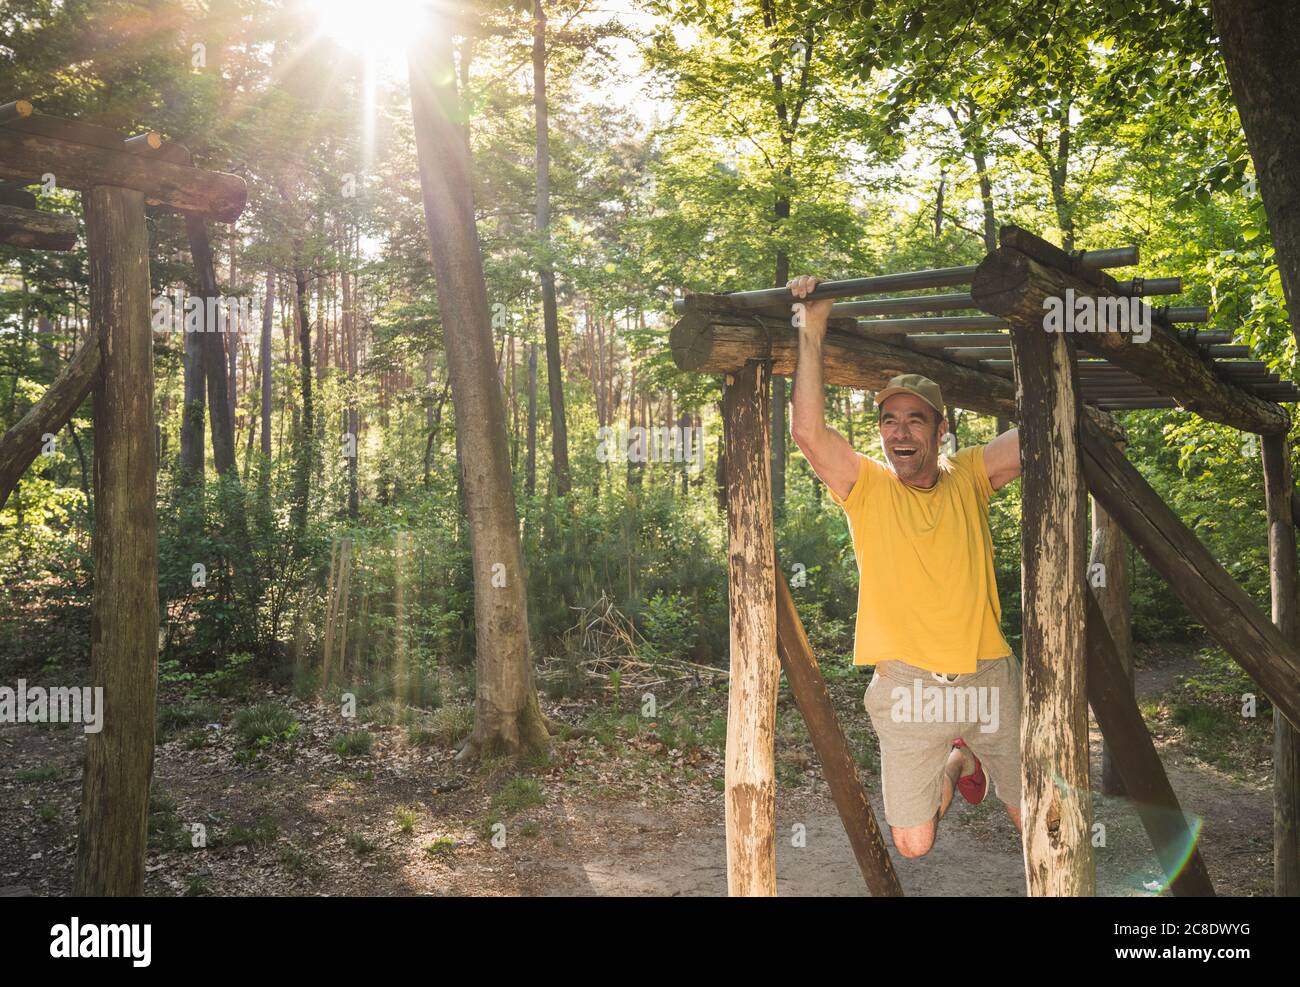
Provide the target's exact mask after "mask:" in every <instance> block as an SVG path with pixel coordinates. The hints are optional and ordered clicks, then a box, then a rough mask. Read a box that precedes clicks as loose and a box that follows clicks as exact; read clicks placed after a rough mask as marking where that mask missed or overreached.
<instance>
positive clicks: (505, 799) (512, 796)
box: [492, 778, 546, 815]
mask: <svg viewBox="0 0 1300 987" xmlns="http://www.w3.org/2000/svg"><path fill="white" fill-rule="evenodd" d="M545 801H546V798H545V796H543V795H542V786H541V785H539V784H538V783H537V780H536V779H534V778H511V779H510V780H509V781H508V782H506V783H505V785H503V786H502V787H501V790H500V791H499V792H497V793H496V795H495V796H493V798H492V808H493V809H494V810H496V811H497V812H499V813H501V814H502V815H514V813H516V812H518V811H519V810H520V809H526V808H528V807H529V806H533V805H541V804H542V803H544V802H545Z"/></svg>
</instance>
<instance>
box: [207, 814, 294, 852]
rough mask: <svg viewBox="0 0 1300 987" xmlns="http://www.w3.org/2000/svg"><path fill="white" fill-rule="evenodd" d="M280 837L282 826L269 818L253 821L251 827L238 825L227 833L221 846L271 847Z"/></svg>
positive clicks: (263, 817)
mask: <svg viewBox="0 0 1300 987" xmlns="http://www.w3.org/2000/svg"><path fill="white" fill-rule="evenodd" d="M279 835H280V825H279V823H277V822H276V821H275V820H274V819H272V818H270V817H269V816H262V817H260V818H258V819H255V820H253V822H251V823H250V824H249V825H247V826H243V825H239V824H236V825H234V826H231V827H230V829H228V830H227V831H226V835H225V837H224V838H222V839H221V840H220V843H219V845H220V846H253V847H258V846H269V845H270V844H272V843H274V842H275V840H276V837H278V836H279Z"/></svg>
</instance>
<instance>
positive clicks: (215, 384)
mask: <svg viewBox="0 0 1300 987" xmlns="http://www.w3.org/2000/svg"><path fill="white" fill-rule="evenodd" d="M185 232H186V233H187V234H188V236H189V241H190V256H191V257H192V258H193V260H194V273H195V276H196V278H197V280H198V285H199V294H200V295H201V296H202V299H203V316H204V317H203V323H202V325H203V329H204V331H203V332H202V333H196V335H199V336H202V338H203V342H202V346H203V369H204V373H205V374H206V376H207V382H208V420H209V421H210V422H211V427H212V460H213V462H214V463H215V465H216V467H217V472H218V473H219V474H220V475H222V476H225V475H226V474H228V473H230V472H231V471H233V470H234V469H235V433H234V428H233V426H232V423H231V420H230V400H229V394H228V391H227V385H226V348H225V345H224V344H223V342H222V335H223V334H222V333H220V332H217V331H215V330H217V329H219V328H220V326H213V325H210V324H209V323H210V322H211V321H212V320H211V319H210V318H208V313H209V306H208V299H209V298H214V299H220V298H221V288H220V287H219V286H218V285H217V271H216V267H215V265H214V264H213V260H212V243H211V241H210V240H209V239H208V227H207V222H206V221H205V220H204V219H203V217H202V216H195V215H192V214H187V215H186V217H185Z"/></svg>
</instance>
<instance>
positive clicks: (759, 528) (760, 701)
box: [722, 361, 781, 896]
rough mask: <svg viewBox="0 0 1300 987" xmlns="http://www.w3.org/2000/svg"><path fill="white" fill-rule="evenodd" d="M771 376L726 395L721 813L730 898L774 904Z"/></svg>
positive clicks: (747, 377) (740, 384)
mask: <svg viewBox="0 0 1300 987" xmlns="http://www.w3.org/2000/svg"><path fill="white" fill-rule="evenodd" d="M768 380H769V373H768V369H767V365H766V364H765V363H762V362H757V361H756V362H751V363H748V364H746V365H745V366H744V367H742V368H740V369H739V370H737V371H736V372H735V373H734V374H728V375H727V379H726V382H725V383H724V385H723V388H722V419H723V441H724V443H725V449H726V455H725V460H726V474H727V539H728V544H729V546H730V547H729V549H728V556H727V560H728V565H727V593H728V600H729V612H730V615H731V621H730V624H731V647H730V655H731V677H730V686H729V689H728V704H727V753H726V771H725V774H726V779H725V793H724V803H725V812H726V831H727V893H728V894H730V895H734V896H754V895H775V894H776V761H775V756H776V755H775V746H776V698H777V688H778V684H779V681H780V674H781V672H780V664H779V662H778V660H777V636H776V588H775V579H776V545H775V540H774V534H773V530H772V473H771V467H770V462H769V458H770V451H771V446H770V442H769V432H768V428H769V422H770V416H769V407H768V405H769V400H768V394H769V388H768Z"/></svg>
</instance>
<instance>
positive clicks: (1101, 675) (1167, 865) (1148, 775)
mask: <svg viewBox="0 0 1300 987" xmlns="http://www.w3.org/2000/svg"><path fill="white" fill-rule="evenodd" d="M1087 603H1088V676H1087V678H1088V702H1089V703H1090V704H1091V705H1092V711H1093V714H1094V715H1095V716H1096V717H1097V725H1098V726H1100V727H1101V732H1102V734H1103V735H1104V736H1105V738H1106V744H1107V748H1108V749H1109V750H1110V751H1111V752H1112V756H1113V757H1114V760H1115V770H1116V772H1117V773H1118V774H1119V776H1120V779H1121V780H1122V781H1123V785H1124V790H1125V791H1126V792H1128V797H1129V798H1130V799H1132V801H1133V807H1134V808H1135V809H1136V810H1137V812H1138V815H1139V816H1140V817H1141V819H1142V825H1143V826H1144V827H1145V828H1146V831H1147V835H1148V836H1150V837H1151V845H1152V846H1153V847H1154V848H1155V851H1156V857H1157V858H1158V859H1159V860H1160V866H1161V867H1163V868H1164V871H1165V875H1166V876H1167V877H1168V879H1169V888H1170V890H1171V891H1173V893H1174V894H1176V895H1179V896H1191V897H1196V896H1200V897H1205V896H1208V895H1212V894H1214V885H1213V884H1212V883H1211V882H1210V874H1209V871H1208V870H1206V868H1205V861H1204V860H1202V859H1201V853H1200V850H1199V849H1197V847H1196V837H1197V833H1196V832H1195V831H1193V829H1192V828H1191V827H1189V826H1188V825H1187V817H1186V816H1184V815H1183V810H1182V807H1181V806H1180V805H1179V804H1178V796H1177V795H1175V794H1174V789H1173V786H1172V785H1170V784H1169V778H1168V776H1167V775H1166V774H1165V769H1164V766H1163V765H1161V763H1160V755H1159V754H1157V753H1156V746H1155V744H1154V743H1152V742H1151V734H1149V733H1148V732H1147V727H1146V724H1145V723H1144V722H1143V721H1142V713H1141V711H1139V710H1138V706H1137V700H1136V699H1134V697H1133V687H1132V683H1131V682H1130V681H1129V678H1128V672H1127V670H1126V669H1125V668H1124V663H1123V660H1122V657H1121V655H1120V653H1119V649H1118V648H1117V647H1116V644H1115V641H1114V640H1113V639H1112V638H1111V634H1110V629H1109V621H1108V620H1107V619H1106V615H1105V613H1104V612H1103V610H1102V606H1101V600H1100V594H1099V593H1098V592H1097V591H1096V590H1094V591H1092V592H1091V593H1089V594H1088V600H1087Z"/></svg>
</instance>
